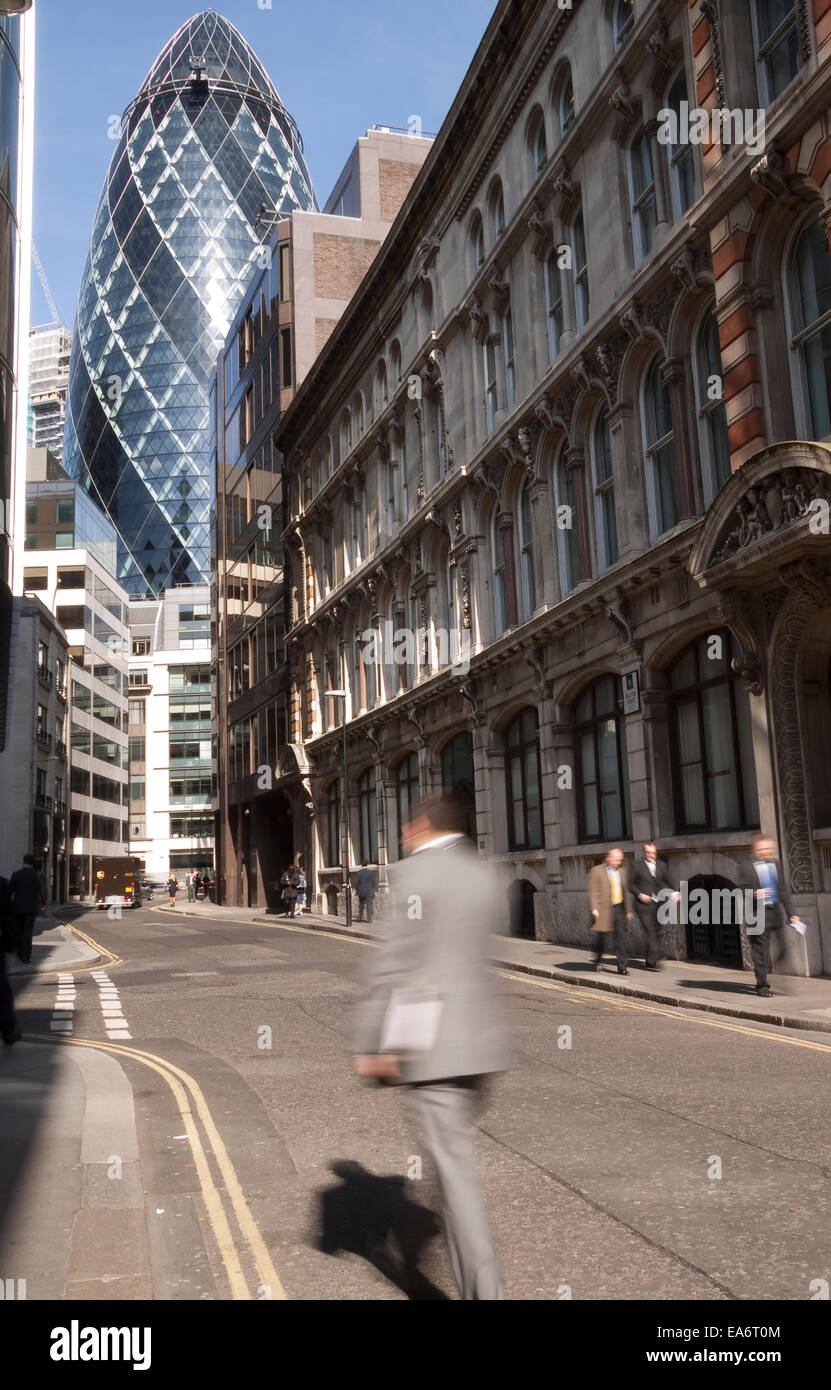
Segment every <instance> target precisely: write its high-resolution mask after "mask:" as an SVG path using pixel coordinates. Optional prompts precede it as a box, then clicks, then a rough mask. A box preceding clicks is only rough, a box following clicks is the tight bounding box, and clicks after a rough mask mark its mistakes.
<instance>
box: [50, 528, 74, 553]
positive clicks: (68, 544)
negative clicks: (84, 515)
mask: <svg viewBox="0 0 831 1390" xmlns="http://www.w3.org/2000/svg"><path fill="white" fill-rule="evenodd" d="M55 549H56V550H74V549H75V532H74V531H56V532H55Z"/></svg>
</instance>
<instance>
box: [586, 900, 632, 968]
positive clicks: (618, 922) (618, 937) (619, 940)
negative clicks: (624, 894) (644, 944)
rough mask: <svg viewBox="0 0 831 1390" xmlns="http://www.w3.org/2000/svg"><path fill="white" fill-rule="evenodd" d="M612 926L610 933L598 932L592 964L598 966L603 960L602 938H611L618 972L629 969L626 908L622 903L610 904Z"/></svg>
mask: <svg viewBox="0 0 831 1390" xmlns="http://www.w3.org/2000/svg"><path fill="white" fill-rule="evenodd" d="M612 924H613V930H612V931H611V932H605V931H599V932H597V933H596V936H597V947H596V950H595V953H594V963H595V965H599V964H600V962H601V960H602V959H603V952H604V938H605V937H607V936H611V937H612V938H613V940H614V948H615V955H616V956H617V965H618V970H627V969H628V968H629V958H628V956H627V955H626V908H625V906H624V904H623V903H613V904H612Z"/></svg>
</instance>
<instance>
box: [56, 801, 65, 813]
mask: <svg viewBox="0 0 831 1390" xmlns="http://www.w3.org/2000/svg"><path fill="white" fill-rule="evenodd" d="M55 814H56V815H58V816H65V815H66V802H65V801H56V802H55Z"/></svg>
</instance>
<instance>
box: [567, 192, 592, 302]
mask: <svg viewBox="0 0 831 1390" xmlns="http://www.w3.org/2000/svg"><path fill="white" fill-rule="evenodd" d="M571 260H572V273H573V275H574V310H575V313H576V315H577V327H578V328H585V326H586V324H587V323H588V321H589V264H588V259H587V256H586V232H585V228H584V226H583V212H582V209H581V210H580V212H578V214H577V216H576V217H575V219H574V221H573V222H572V224H571Z"/></svg>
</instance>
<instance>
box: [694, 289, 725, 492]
mask: <svg viewBox="0 0 831 1390" xmlns="http://www.w3.org/2000/svg"><path fill="white" fill-rule="evenodd" d="M695 346H696V351H695V365H696V373H695V396H696V406H697V409H698V430H699V438H700V441H701V458H702V461H703V465H704V475H705V476H704V490H705V495H706V500H707V502H708V503H710V502H711V501H712V500H713V498H714V497H715V495H716V493H717V492H718V490H719V488H720V487H721V486H722V485H723V484H724V483H726V482H727V479H728V478H729V477H730V445H729V444H728V441H727V411H726V409H725V406H724V382H723V379H722V374H721V350H720V348H719V341H718V324H717V322H716V316H715V314H713V313H708V314H706V315H705V317H704V319H703V320H702V322H701V325H700V327H699V330H698V335H697V338H696V345H695Z"/></svg>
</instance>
